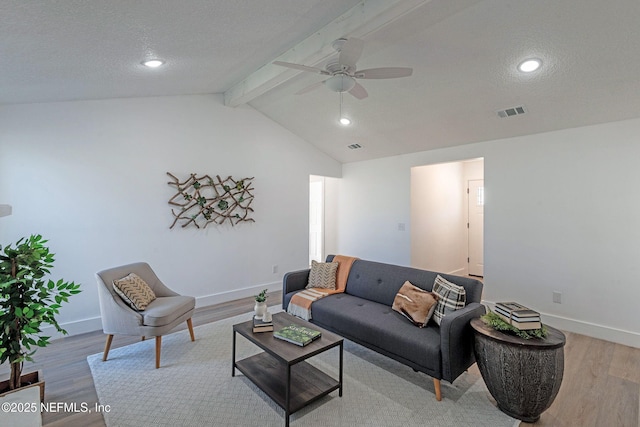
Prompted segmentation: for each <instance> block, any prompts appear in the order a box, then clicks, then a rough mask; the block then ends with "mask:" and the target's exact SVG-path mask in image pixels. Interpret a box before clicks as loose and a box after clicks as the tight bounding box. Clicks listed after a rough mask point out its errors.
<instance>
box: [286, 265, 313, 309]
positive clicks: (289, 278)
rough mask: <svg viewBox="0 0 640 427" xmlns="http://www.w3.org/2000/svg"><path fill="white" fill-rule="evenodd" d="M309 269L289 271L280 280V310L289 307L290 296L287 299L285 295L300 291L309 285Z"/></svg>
mask: <svg viewBox="0 0 640 427" xmlns="http://www.w3.org/2000/svg"><path fill="white" fill-rule="evenodd" d="M310 271H311V270H310V269H308V268H307V269H306V270H298V271H291V272H289V273H287V274H285V275H284V277H283V278H282V309H283V310H286V309H287V306H288V305H289V300H290V299H291V295H289V296H288V297H287V294H290V293H291V292H296V291H301V290H303V289H304V288H305V286H307V283H309V272H310Z"/></svg>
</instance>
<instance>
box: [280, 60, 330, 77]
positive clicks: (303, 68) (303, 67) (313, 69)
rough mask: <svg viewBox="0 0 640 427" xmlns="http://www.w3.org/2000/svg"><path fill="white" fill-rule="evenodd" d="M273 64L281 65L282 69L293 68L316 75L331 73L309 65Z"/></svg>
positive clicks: (281, 62)
mask: <svg viewBox="0 0 640 427" xmlns="http://www.w3.org/2000/svg"><path fill="white" fill-rule="evenodd" d="M273 64H274V65H279V66H281V67H287V68H293V69H294V70H300V71H308V72H311V73H316V74H325V75H329V73H328V72H327V71H325V70H322V69H320V68H316V67H309V66H307V65H301V64H293V63H291V62H283V61H273Z"/></svg>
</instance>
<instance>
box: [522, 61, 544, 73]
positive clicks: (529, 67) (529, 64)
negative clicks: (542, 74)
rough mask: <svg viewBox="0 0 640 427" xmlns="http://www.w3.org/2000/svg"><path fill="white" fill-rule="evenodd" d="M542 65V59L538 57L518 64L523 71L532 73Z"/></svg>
mask: <svg viewBox="0 0 640 427" xmlns="http://www.w3.org/2000/svg"><path fill="white" fill-rule="evenodd" d="M540 65H542V61H541V60H539V59H538V58H532V59H527V60H525V61H522V62H521V63H520V65H518V70H520V71H522V72H523V73H531V72H533V71H535V70H537V69H538V68H540Z"/></svg>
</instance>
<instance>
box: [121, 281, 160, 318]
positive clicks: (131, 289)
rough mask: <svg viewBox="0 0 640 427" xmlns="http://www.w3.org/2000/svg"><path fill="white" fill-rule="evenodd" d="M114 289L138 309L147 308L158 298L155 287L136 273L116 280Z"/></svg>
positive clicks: (125, 300) (132, 306)
mask: <svg viewBox="0 0 640 427" xmlns="http://www.w3.org/2000/svg"><path fill="white" fill-rule="evenodd" d="M113 290H114V291H115V293H116V294H118V296H120V298H122V300H123V301H124V302H126V303H127V304H129V305H130V306H131V308H133V309H134V310H138V311H142V310H144V309H146V308H147V306H148V305H149V303H150V302H151V301H153V300H154V299H156V294H155V293H154V292H153V289H151V288H150V287H149V285H147V282H145V281H144V280H142V279H141V278H140V276H138V275H137V274H135V273H131V274H129V275H127V276H125V277H123V278H122V279H117V280H114V281H113Z"/></svg>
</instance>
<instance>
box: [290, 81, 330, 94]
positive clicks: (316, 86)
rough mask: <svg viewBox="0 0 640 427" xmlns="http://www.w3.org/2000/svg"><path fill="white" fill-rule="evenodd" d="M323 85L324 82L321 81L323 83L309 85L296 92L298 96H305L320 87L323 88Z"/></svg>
mask: <svg viewBox="0 0 640 427" xmlns="http://www.w3.org/2000/svg"><path fill="white" fill-rule="evenodd" d="M323 83H324V81H321V82H317V83H314V84H312V85H309V86H307V87H303V88H302V89H300V90H299V91H297V92H296V95H304V94H305V93H308V92H311V91H312V90H316V89H318V88H319V87H320V86H322V84H323Z"/></svg>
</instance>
